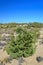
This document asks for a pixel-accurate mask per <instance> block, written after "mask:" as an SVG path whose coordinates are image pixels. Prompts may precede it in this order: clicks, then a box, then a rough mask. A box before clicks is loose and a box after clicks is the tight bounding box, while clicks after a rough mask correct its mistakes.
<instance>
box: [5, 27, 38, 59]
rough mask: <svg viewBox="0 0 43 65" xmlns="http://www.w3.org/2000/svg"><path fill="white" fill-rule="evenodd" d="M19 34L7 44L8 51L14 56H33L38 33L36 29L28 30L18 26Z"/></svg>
mask: <svg viewBox="0 0 43 65" xmlns="http://www.w3.org/2000/svg"><path fill="white" fill-rule="evenodd" d="M16 32H18V33H19V34H18V36H17V37H16V40H15V39H14V38H13V39H12V40H11V42H10V43H9V44H8V45H7V47H6V51H7V53H8V54H10V56H12V58H16V59H17V58H19V57H22V56H23V57H28V56H31V55H32V54H33V53H34V52H35V49H36V46H35V42H36V39H37V34H36V32H35V31H32V32H31V31H30V32H27V31H26V30H23V29H21V28H17V31H16Z"/></svg>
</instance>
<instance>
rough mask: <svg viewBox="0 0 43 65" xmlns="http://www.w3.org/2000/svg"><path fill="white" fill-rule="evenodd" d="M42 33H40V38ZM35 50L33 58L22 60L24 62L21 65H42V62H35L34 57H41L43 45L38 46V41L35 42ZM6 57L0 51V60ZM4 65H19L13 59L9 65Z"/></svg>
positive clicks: (3, 52)
mask: <svg viewBox="0 0 43 65" xmlns="http://www.w3.org/2000/svg"><path fill="white" fill-rule="evenodd" d="M42 33H43V31H40V34H41V36H42V35H43V34H42ZM37 44H38V45H37V49H36V53H35V54H34V55H33V56H30V57H28V58H24V60H25V62H23V63H22V65H43V61H41V62H37V60H36V57H39V56H41V57H43V44H41V45H40V44H39V40H38V41H37ZM6 57H8V55H7V53H6V51H3V50H0V60H3V59H4V58H6ZM5 65H19V63H18V61H17V60H15V59H13V60H12V61H11V63H6V64H5Z"/></svg>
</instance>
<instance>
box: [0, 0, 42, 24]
mask: <svg viewBox="0 0 43 65" xmlns="http://www.w3.org/2000/svg"><path fill="white" fill-rule="evenodd" d="M8 22H17V23H26V22H27V23H28V22H43V0H0V23H8Z"/></svg>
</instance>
